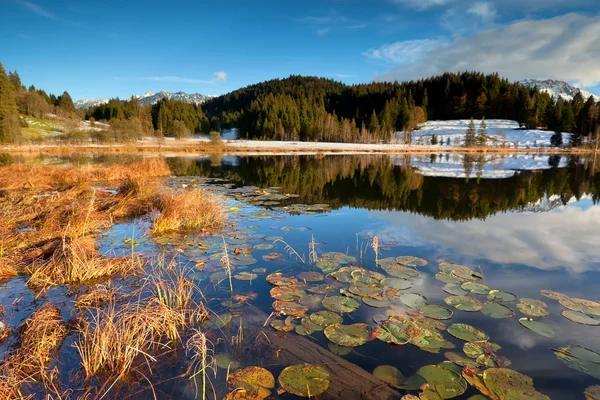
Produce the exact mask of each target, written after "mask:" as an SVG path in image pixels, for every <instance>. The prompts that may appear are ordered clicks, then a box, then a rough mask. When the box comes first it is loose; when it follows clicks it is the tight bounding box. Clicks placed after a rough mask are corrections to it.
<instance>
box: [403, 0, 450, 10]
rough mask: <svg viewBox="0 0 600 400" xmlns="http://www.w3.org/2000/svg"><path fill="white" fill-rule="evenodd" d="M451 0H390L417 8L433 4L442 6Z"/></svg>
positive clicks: (420, 8)
mask: <svg viewBox="0 0 600 400" xmlns="http://www.w3.org/2000/svg"><path fill="white" fill-rule="evenodd" d="M452 1H453V0H392V3H395V4H400V5H403V6H407V7H410V8H416V9H417V10H426V9H428V8H431V7H435V6H443V5H446V4H449V3H451V2H452Z"/></svg>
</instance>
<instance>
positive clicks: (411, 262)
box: [396, 256, 427, 267]
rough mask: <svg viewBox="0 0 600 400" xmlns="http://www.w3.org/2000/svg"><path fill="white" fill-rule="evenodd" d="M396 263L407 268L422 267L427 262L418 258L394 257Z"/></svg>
mask: <svg viewBox="0 0 600 400" xmlns="http://www.w3.org/2000/svg"><path fill="white" fill-rule="evenodd" d="M396 262H397V263H399V264H402V265H406V266H407V267H424V266H426V265H427V261H425V260H423V259H422V258H419V257H413V256H400V257H396Z"/></svg>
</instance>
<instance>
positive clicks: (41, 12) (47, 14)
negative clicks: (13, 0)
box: [20, 1, 58, 20]
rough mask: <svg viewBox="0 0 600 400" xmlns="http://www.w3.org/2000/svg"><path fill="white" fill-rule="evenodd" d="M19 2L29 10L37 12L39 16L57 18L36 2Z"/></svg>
mask: <svg viewBox="0 0 600 400" xmlns="http://www.w3.org/2000/svg"><path fill="white" fill-rule="evenodd" d="M20 3H21V4H22V5H23V6H24V7H26V8H28V9H29V10H31V11H33V12H34V13H35V14H37V15H39V16H41V17H45V18H51V19H56V20H58V18H57V17H56V16H55V15H54V14H52V13H51V12H50V11H48V10H46V9H45V8H44V7H42V6H40V5H38V4H35V3H31V2H29V1H21V2H20Z"/></svg>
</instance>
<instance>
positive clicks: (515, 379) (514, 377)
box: [483, 368, 550, 400]
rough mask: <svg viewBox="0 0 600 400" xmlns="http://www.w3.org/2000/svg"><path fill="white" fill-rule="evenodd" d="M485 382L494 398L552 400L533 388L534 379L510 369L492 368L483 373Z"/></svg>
mask: <svg viewBox="0 0 600 400" xmlns="http://www.w3.org/2000/svg"><path fill="white" fill-rule="evenodd" d="M483 382H484V383H485V386H486V388H487V389H488V390H489V392H490V394H491V395H492V397H493V398H498V399H506V400H508V399H528V400H550V398H549V397H548V396H546V395H544V394H542V393H540V392H538V391H537V390H535V388H534V386H533V379H531V378H530V377H528V376H527V375H523V374H521V373H519V372H517V371H513V370H511V369H508V368H490V369H487V370H485V371H484V373H483Z"/></svg>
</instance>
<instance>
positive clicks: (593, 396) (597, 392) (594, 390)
mask: <svg viewBox="0 0 600 400" xmlns="http://www.w3.org/2000/svg"><path fill="white" fill-rule="evenodd" d="M583 394H584V396H585V400H600V386H597V385H596V386H590V387H589V388H587V389H585V392H583Z"/></svg>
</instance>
